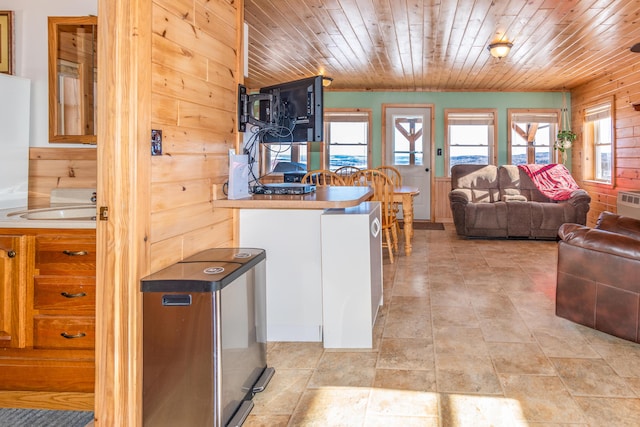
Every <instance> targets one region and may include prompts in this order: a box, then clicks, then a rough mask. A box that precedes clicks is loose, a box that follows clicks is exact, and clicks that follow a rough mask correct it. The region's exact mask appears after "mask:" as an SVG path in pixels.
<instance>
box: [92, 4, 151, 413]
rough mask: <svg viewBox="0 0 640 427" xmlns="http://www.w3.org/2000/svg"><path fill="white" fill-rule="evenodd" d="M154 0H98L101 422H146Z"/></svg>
mask: <svg viewBox="0 0 640 427" xmlns="http://www.w3.org/2000/svg"><path fill="white" fill-rule="evenodd" d="M151 23H152V0H111V1H100V2H98V33H99V36H98V38H99V40H100V41H101V42H100V43H98V64H100V72H99V73H98V93H100V94H101V100H100V109H99V112H98V114H99V115H98V144H97V150H98V159H99V161H98V201H97V204H98V206H101V207H102V206H104V207H107V208H108V209H109V217H108V220H107V221H101V220H98V221H97V227H96V228H97V252H98V259H97V274H96V276H97V277H96V278H97V295H96V387H95V425H96V426H118V425H121V426H125V425H126V426H139V425H142V410H141V408H142V304H141V301H142V298H141V295H140V291H139V280H140V278H141V277H144V276H145V275H146V274H148V272H149V265H150V260H149V255H148V254H149V246H150V243H149V239H148V235H149V232H148V231H149V224H150V193H149V192H150V186H151V179H150V175H151V172H150V169H151V161H150V155H149V129H150V128H151V127H150V126H151V75H152V72H151V29H152V28H151V27H152V26H151Z"/></svg>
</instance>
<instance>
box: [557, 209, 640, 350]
mask: <svg viewBox="0 0 640 427" xmlns="http://www.w3.org/2000/svg"><path fill="white" fill-rule="evenodd" d="M558 234H559V236H560V239H561V240H560V241H559V243H558V285H557V290H556V315H558V316H560V317H564V318H565V319H569V320H571V321H573V322H576V323H579V324H581V325H585V326H588V327H590V328H594V329H597V330H599V331H602V332H606V333H608V334H611V335H614V336H616V337H620V338H624V339H626V340H629V341H634V342H640V331H639V329H638V328H639V324H640V280H639V279H638V277H640V221H639V220H636V219H633V218H628V217H624V216H620V215H616V214H613V213H610V212H603V213H602V214H601V215H600V217H599V218H598V222H597V224H596V226H595V227H594V228H589V227H585V226H583V225H579V224H564V225H562V226H561V227H560V230H559V232H558Z"/></svg>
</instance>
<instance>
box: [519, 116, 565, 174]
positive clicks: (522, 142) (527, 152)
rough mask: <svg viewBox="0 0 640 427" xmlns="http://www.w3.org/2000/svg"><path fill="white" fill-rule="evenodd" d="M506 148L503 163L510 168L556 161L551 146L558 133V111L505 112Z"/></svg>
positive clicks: (555, 155)
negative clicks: (506, 122)
mask: <svg viewBox="0 0 640 427" xmlns="http://www.w3.org/2000/svg"><path fill="white" fill-rule="evenodd" d="M508 117H509V129H510V131H509V146H508V147H509V148H508V150H509V151H508V158H507V162H508V163H510V164H512V165H524V164H529V163H537V164H548V163H554V162H556V163H557V162H558V158H557V152H556V150H554V149H553V144H554V142H555V140H556V135H557V134H558V126H559V125H558V123H559V122H560V111H558V110H533V109H528V110H515V109H510V110H508Z"/></svg>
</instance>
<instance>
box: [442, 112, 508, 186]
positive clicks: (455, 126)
mask: <svg viewBox="0 0 640 427" xmlns="http://www.w3.org/2000/svg"><path fill="white" fill-rule="evenodd" d="M496 114H497V112H496V110H481V109H478V110H454V109H447V110H445V144H446V147H445V169H446V170H447V171H448V174H449V176H450V175H451V167H452V166H454V165H458V164H472V165H488V164H496V158H495V156H496V147H495V144H496V141H497V139H498V135H497V127H496Z"/></svg>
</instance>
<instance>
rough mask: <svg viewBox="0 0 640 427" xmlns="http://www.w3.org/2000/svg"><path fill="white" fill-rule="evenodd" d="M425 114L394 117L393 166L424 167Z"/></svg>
mask: <svg viewBox="0 0 640 427" xmlns="http://www.w3.org/2000/svg"><path fill="white" fill-rule="evenodd" d="M424 120H425V116H424V114H417V115H413V114H397V115H394V117H393V124H394V127H393V145H392V147H391V149H392V153H391V156H392V157H391V158H392V163H391V164H392V165H396V166H397V165H401V166H406V165H418V166H419V165H422V164H423V158H424V152H423V141H422V137H423V127H424V123H423V121H424Z"/></svg>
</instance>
